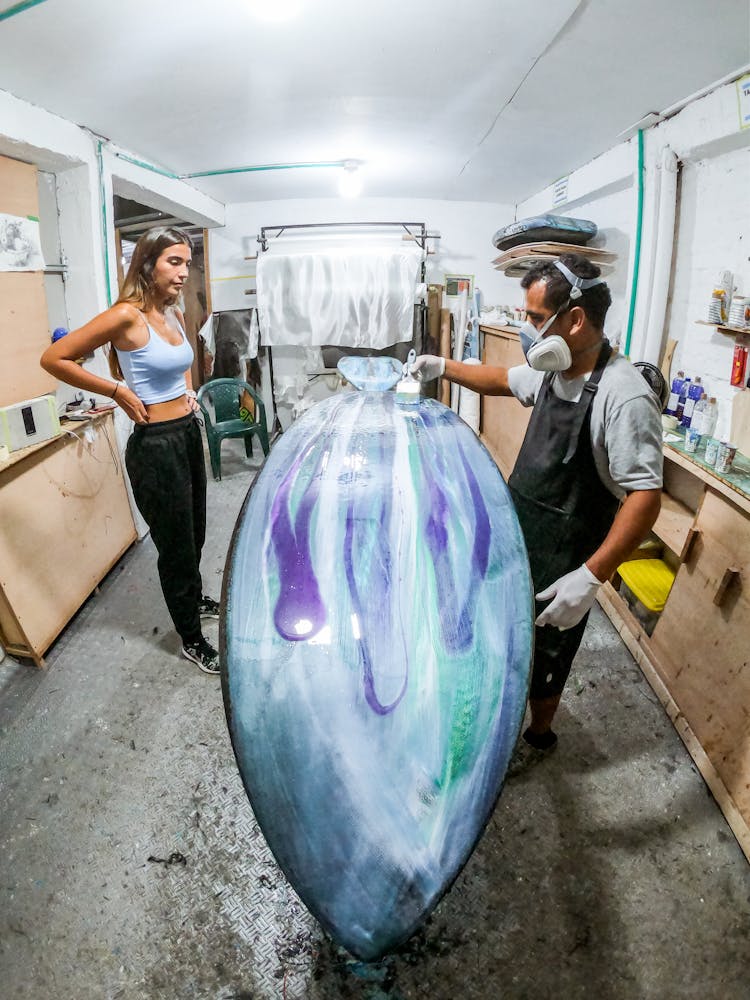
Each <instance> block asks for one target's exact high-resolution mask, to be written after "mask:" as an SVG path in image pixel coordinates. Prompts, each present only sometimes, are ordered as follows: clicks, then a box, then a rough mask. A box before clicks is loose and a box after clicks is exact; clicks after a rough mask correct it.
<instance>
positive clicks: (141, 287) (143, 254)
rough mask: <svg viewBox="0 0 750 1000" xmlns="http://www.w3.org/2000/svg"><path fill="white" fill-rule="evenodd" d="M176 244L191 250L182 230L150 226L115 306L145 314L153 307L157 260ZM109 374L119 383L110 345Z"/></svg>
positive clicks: (113, 353)
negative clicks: (123, 304)
mask: <svg viewBox="0 0 750 1000" xmlns="http://www.w3.org/2000/svg"><path fill="white" fill-rule="evenodd" d="M178 243H184V245H185V246H187V247H190V249H191V251H192V249H193V244H192V242H191V241H190V237H189V236H188V234H187V233H185V232H183V230H182V229H177V227H176V226H154V228H153V229H149V230H148V232H146V233H144V234H143V236H141V238H140V239H139V240H138V242H137V243H136V245H135V250H134V251H133V256H132V258H131V261H130V267H129V268H128V273H127V274H126V275H125V280H124V281H123V283H122V288H121V289H120V295H119V297H118V299H117V302H116V303H115V305H117V304H118V303H120V302H129V303H130V304H131V305H134V306H135V307H136V308H137V309H141V310H144V311H146V310H148V309H150V308H151V306H152V305H153V304H154V300H153V292H154V283H153V273H154V267H155V265H156V262H157V260H158V259H159V257H161V255H162V254H163V253H164V251H165V250H166V249H167V247H173V246H175V245H176V244H178ZM107 361H108V363H109V370H110V372H111V374H112V377H113V378H116V379H122V378H123V374H122V369H121V368H120V362H119V360H118V358H117V352H116V351H115V350H114V348H113V347H112V345H111V344H110V347H109V352H108V355H107Z"/></svg>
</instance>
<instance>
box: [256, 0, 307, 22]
mask: <svg viewBox="0 0 750 1000" xmlns="http://www.w3.org/2000/svg"><path fill="white" fill-rule="evenodd" d="M248 2H249V4H250V10H251V11H252V13H253V14H254V15H255V16H256V17H257V18H258V20H259V21H276V22H280V21H291V19H292V18H293V17H296V16H297V14H299V12H300V7H301V4H300V0H248Z"/></svg>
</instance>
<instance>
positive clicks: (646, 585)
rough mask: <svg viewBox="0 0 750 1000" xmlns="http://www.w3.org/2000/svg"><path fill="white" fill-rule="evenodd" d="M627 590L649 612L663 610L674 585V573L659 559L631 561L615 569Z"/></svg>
mask: <svg viewBox="0 0 750 1000" xmlns="http://www.w3.org/2000/svg"><path fill="white" fill-rule="evenodd" d="M617 572H618V573H619V574H620V576H621V577H622V579H623V580H624V582H625V583H626V584H627V586H628V588H629V589H630V590H631V591H632V592H633V594H634V595H635V596H636V597H637V598H638V600H639V601H640V602H641V604H642V605H643V606H644V607H645V608H647V609H648V610H649V611H654V612H656V613H657V614H659V613H660V612H662V611H663V610H664V605H665V604H666V601H667V597H669V591H670V590H671V589H672V584H673V583H674V577H675V574H674V572H673V571H672V570H671V569H670V568H669V566H667V564H666V563H665V562H663V561H662V560H661V559H633V561H632V562H624V563H622V564H621V565H620V566H618V567H617Z"/></svg>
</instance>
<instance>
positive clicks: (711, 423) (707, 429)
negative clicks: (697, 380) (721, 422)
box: [700, 396, 719, 439]
mask: <svg viewBox="0 0 750 1000" xmlns="http://www.w3.org/2000/svg"><path fill="white" fill-rule="evenodd" d="M718 419H719V407H718V404H717V402H716V396H710V397H709V400H708V402H707V403H706V405H705V407H704V409H703V414H702V419H701V427H700V432H701V436H702V437H703V438H704V439H706V438H710V437H713V436H714V431H715V430H716V424H717V421H718Z"/></svg>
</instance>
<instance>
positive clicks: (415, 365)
mask: <svg viewBox="0 0 750 1000" xmlns="http://www.w3.org/2000/svg"><path fill="white" fill-rule="evenodd" d="M444 372H445V358H438V357H437V356H436V355H434V354H420V355H419V357H418V358H417V359H416V360H415V361H412V363H411V364H410V365H409V374H410V375H418V376H419V378H421V379H422V381H423V382H432V380H433V379H435V378H440V376H441V375H442V374H443V373H444Z"/></svg>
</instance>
